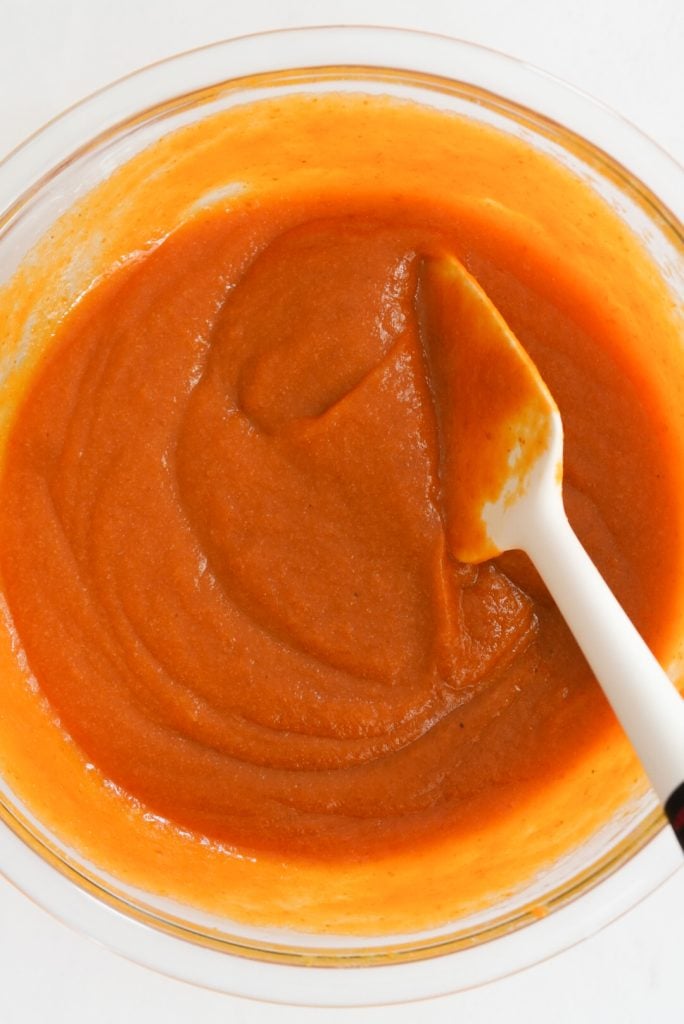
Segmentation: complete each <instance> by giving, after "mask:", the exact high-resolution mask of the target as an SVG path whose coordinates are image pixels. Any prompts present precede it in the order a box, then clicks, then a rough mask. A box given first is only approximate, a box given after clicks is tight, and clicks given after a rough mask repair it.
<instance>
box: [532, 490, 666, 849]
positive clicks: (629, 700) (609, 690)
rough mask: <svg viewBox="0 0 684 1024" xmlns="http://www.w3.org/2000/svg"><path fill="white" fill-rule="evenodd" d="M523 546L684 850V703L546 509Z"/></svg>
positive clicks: (553, 509)
mask: <svg viewBox="0 0 684 1024" xmlns="http://www.w3.org/2000/svg"><path fill="white" fill-rule="evenodd" d="M523 532H524V536H523V537H521V538H520V540H521V542H522V543H521V546H522V547H523V548H524V549H525V550H526V551H527V553H528V554H529V556H530V558H531V559H532V561H533V562H534V564H535V565H536V567H537V569H538V571H539V573H540V575H541V576H542V579H543V580H544V582H545V583H546V585H547V587H548V589H549V591H550V592H551V595H552V596H553V598H554V600H555V602H556V604H557V605H558V608H559V610H560V612H561V614H562V615H563V617H564V619H565V621H566V622H567V624H568V626H569V627H570V629H571V630H572V632H573V634H574V636H575V639H576V640H577V643H578V644H579V646H580V647H581V649H582V651H583V653H584V655H585V657H586V659H587V661H588V662H589V665H590V666H591V668H592V670H593V672H594V675H595V676H596V678H597V679H598V681H599V683H600V684H601V686H602V688H603V691H604V693H605V694H606V697H607V698H608V700H609V701H610V704H611V706H612V708H613V710H614V712H615V714H616V715H617V717H618V719H619V721H620V723H621V725H622V727H623V728H624V730H625V732H626V733H627V736H628V737H629V739H630V740H631V742H632V745H633V746H634V749H635V750H636V752H637V754H638V755H639V758H640V760H641V762H642V764H643V766H644V768H645V770H646V773H647V775H648V776H649V778H650V780H651V783H652V784H653V787H654V789H655V791H656V793H657V794H658V796H659V797H660V799H661V801H662V803H663V805H664V807H665V811H666V813H667V816H668V818H669V820H670V823H671V825H672V827H673V829H674V831H675V834H676V835H677V839H678V840H679V842H680V844H681V845H682V848H683V849H684V700H683V699H682V697H681V696H680V694H679V692H678V691H677V689H676V687H675V686H674V684H673V683H672V682H671V680H670V678H669V677H668V676H667V674H666V673H665V671H664V670H663V669H662V668H661V666H660V665H659V664H658V662H657V660H656V659H655V657H654V656H653V654H652V653H651V651H650V650H649V648H648V647H647V645H646V643H645V642H644V640H643V639H642V638H641V636H640V635H639V633H638V632H637V630H636V629H635V627H634V626H633V625H632V622H631V621H630V619H629V618H628V616H627V614H626V613H625V611H624V610H623V608H622V607H621V605H620V604H619V603H618V601H617V600H616V598H615V597H614V595H613V593H612V591H611V590H610V589H609V587H608V585H607V584H606V582H605V580H604V579H603V577H602V576H601V574H600V573H599V571H598V569H597V568H596V566H595V565H594V563H593V562H592V561H591V559H590V558H589V556H588V554H587V553H586V551H585V550H584V548H583V547H582V545H581V544H580V542H579V540H578V539H577V537H576V535H575V533H574V532H573V530H572V527H571V526H570V524H569V522H568V520H567V517H566V515H565V512H564V510H563V506H562V501H561V499H560V496H559V497H558V501H557V503H556V501H555V500H553V499H552V500H550V501H549V502H548V503H542V502H540V503H539V505H538V506H537V508H536V509H535V515H534V522H532V521H529V522H528V523H527V525H526V527H525V528H524V530H523Z"/></svg>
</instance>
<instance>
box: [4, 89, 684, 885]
mask: <svg viewBox="0 0 684 1024" xmlns="http://www.w3.org/2000/svg"><path fill="white" fill-rule="evenodd" d="M291 102H292V104H294V105H296V104H300V105H301V103H302V100H301V99H297V100H294V99H293V100H292V101H291ZM329 102H333V103H334V100H329ZM345 103H347V104H349V100H346V101H345ZM292 113H293V114H295V115H296V113H297V112H296V111H294V110H293V111H292ZM304 113H305V114H306V113H307V112H306V109H304ZM300 114H301V110H300ZM348 114H349V110H348V109H347V110H346V115H347V116H348ZM356 114H357V116H360V112H359V111H358V110H357V111H356ZM381 115H382V112H381ZM307 116H311V111H309V112H308V114H307ZM393 116H396V117H397V119H398V120H397V124H399V126H400V127H401V123H402V122H403V130H404V131H407V130H414V131H418V130H420V125H421V117H422V116H423V115H422V114H421V113H420V110H419V109H418V108H416V109H415V110H414V111H413V112H411V108H410V107H408V106H407V107H405V108H403V109H399V112H398V114H393V113H392V108H391V107H390V108H389V110H388V111H385V117H386V119H388V123H389V121H391V119H392V117H393ZM480 131H481V134H480V135H479V136H478V135H477V132H475V135H474V137H473V140H471V141H470V145H471V146H472V145H475V147H476V148H477V146H479V147H480V148H481V150H482V152H483V153H484V154H485V156H486V154H487V147H490V149H491V150H492V152H493V151H494V150H495V149H496V140H495V139H494V140H493V139H492V135H493V134H494V133H489V132H488V131H485V130H483V129H482V130H480ZM491 173H494V176H495V178H496V172H492V171H491V168H490V174H491ZM504 173H505V170H504V168H503V167H502V168H501V169H500V172H499V174H500V176H503V175H504ZM391 185H392V182H391V180H390V181H389V183H388V185H387V187H386V188H385V189H384V190H382V191H379V190H378V187H377V186H376V185H373V186H372V187H371V186H368V187H364V185H363V183H362V182H360V181H359V182H357V185H356V188H355V189H353V190H351V191H350V190H349V189H347V188H345V189H342V190H340V189H339V188H337V187H335V186H334V185H331V183H330V182H329V181H327V180H326V179H325V178H321V179H320V180H318V182H317V183H316V182H313V183H311V184H310V185H309V187H308V188H307V189H298V190H293V191H292V192H288V190H287V189H284V190H282V192H278V191H274V192H272V193H270V194H269V195H267V196H263V197H261V199H260V201H259V202H258V203H249V202H243V203H240V202H239V201H236V203H235V205H234V208H232V209H230V210H226V209H225V208H220V207H219V208H217V207H215V206H214V207H211V208H209V209H206V210H200V211H199V212H198V213H196V214H195V215H194V216H192V217H190V218H188V219H187V221H186V223H184V224H183V225H182V226H180V227H179V228H177V229H175V230H174V231H172V232H171V233H170V235H169V236H168V237H167V238H166V239H165V240H164V241H162V242H161V243H159V244H157V245H155V246H153V247H151V248H149V249H147V250H146V251H144V252H143V253H140V254H138V255H136V256H135V257H132V258H131V259H129V260H128V261H126V262H125V263H124V265H123V266H122V267H120V268H119V269H117V270H116V271H114V272H112V273H110V274H108V275H105V276H104V277H103V279H102V280H101V281H100V282H99V283H97V284H96V286H95V287H93V288H92V289H91V290H90V291H89V292H88V294H86V295H85V296H84V297H83V298H82V300H81V301H80V302H79V303H77V305H76V306H75V307H74V308H73V309H72V310H71V311H70V312H69V313H68V315H67V316H66V317H65V319H64V320H63V322H62V323H61V325H60V326H59V328H58V330H57V333H56V335H55V338H54V342H53V343H52V344H51V345H50V347H49V350H48V352H47V354H46V356H45V357H44V358H43V360H42V362H41V363H40V364H39V366H38V368H37V369H36V372H35V373H34V375H33V377H32V379H31V381H30V384H29V386H27V388H26V393H25V396H24V398H23V400H22V402H21V404H20V407H19V409H18V413H17V415H16V418H15V421H14V423H13V426H12V428H11V432H10V434H9V438H8V441H7V447H6V453H5V461H4V469H3V474H2V480H1V483H0V573H1V575H2V581H3V586H4V591H5V595H6V600H7V603H8V607H9V611H10V614H11V617H12V620H13V623H14V627H15V629H16V633H17V635H18V637H19V639H20V642H21V645H22V647H23V649H24V651H25V654H26V658H27V661H28V665H29V667H30V670H31V673H32V674H33V676H34V677H35V679H36V680H37V684H38V687H39V689H40V693H41V694H42V695H44V696H45V697H46V698H47V701H48V703H49V706H50V708H51V709H52V710H53V712H54V713H56V715H57V716H58V718H59V723H60V727H61V728H62V729H63V730H64V731H65V732H66V733H67V734H68V736H70V737H72V738H73V740H74V741H75V743H76V746H77V748H78V750H79V751H81V752H82V753H83V756H84V757H85V758H86V759H87V761H88V763H89V764H90V765H91V766H94V767H95V769H96V770H97V771H98V772H99V773H101V775H102V777H103V778H105V779H107V780H110V782H111V783H113V784H114V785H115V787H117V791H118V792H120V793H122V794H123V795H124V797H125V796H126V795H128V796H130V797H131V798H134V799H135V800H136V801H138V802H139V804H140V805H141V806H142V807H143V808H145V809H146V810H147V811H148V812H150V813H151V814H152V815H153V816H154V817H155V818H157V819H159V820H165V821H167V822H169V823H170V826H171V827H177V828H179V829H181V830H182V831H184V832H185V833H186V834H188V835H196V836H198V837H202V840H203V842H205V843H206V842H209V843H210V844H213V843H215V844H219V845H221V844H222V848H225V849H230V850H234V851H239V852H241V854H243V855H245V856H247V857H251V858H254V859H255V861H256V862H258V861H259V859H260V858H262V857H265V858H268V857H275V858H277V859H278V860H279V861H280V862H287V861H293V862H297V861H298V860H299V861H301V862H302V863H304V862H309V863H311V864H316V865H318V866H319V869H320V868H321V866H323V867H324V866H325V865H328V866H329V868H330V870H333V869H334V866H335V865H336V864H342V863H344V862H345V861H346V862H357V863H364V862H365V863H372V862H373V861H374V859H375V860H380V859H383V858H385V859H386V858H387V857H388V856H396V857H399V858H401V857H402V856H409V855H411V856H415V855H416V851H420V850H421V849H425V850H427V849H428V848H430V847H434V846H435V844H437V845H439V844H440V843H442V844H444V843H446V844H447V845H448V844H449V843H453V842H458V841H462V840H463V837H466V836H469V835H473V834H475V833H478V832H482V831H483V830H486V828H487V823H488V822H489V821H490V820H492V819H494V818H496V815H497V813H498V809H499V808H500V806H501V804H502V802H503V803H504V804H505V806H507V807H511V806H515V805H516V803H517V804H518V805H523V804H524V802H525V800H526V799H528V798H529V797H530V794H533V793H534V792H535V790H537V789H539V790H541V789H543V788H544V787H545V786H546V785H548V784H549V780H553V779H555V778H557V777H559V776H560V775H562V774H563V773H564V772H565V771H566V770H567V768H568V766H569V765H571V764H572V763H573V762H574V761H575V760H576V759H577V758H578V757H579V756H580V754H581V752H582V751H583V750H585V749H587V748H589V747H590V746H591V744H592V743H595V742H597V740H598V739H600V737H601V736H602V735H607V733H608V731H609V730H610V729H611V728H613V723H612V718H611V716H610V714H609V712H608V710H607V708H606V706H605V704H604V701H603V698H602V697H601V695H600V694H599V692H598V689H597V687H596V685H595V683H594V681H593V679H592V678H591V675H590V673H589V671H588V669H587V667H586V665H585V663H584V660H583V658H582V657H581V655H580V653H579V651H578V649H577V648H576V646H575V644H574V641H573V640H572V638H571V637H570V634H569V633H568V631H567V629H566V627H565V625H564V623H563V622H562V620H561V618H560V615H559V613H558V612H557V610H556V609H555V607H554V606H553V604H552V603H551V601H550V599H549V598H548V596H547V594H546V592H545V590H544V588H543V586H542V585H541V583H540V581H539V580H538V578H537V577H536V574H535V573H534V571H533V570H532V568H531V566H530V564H529V563H528V562H527V560H526V559H525V558H524V557H523V556H522V555H520V554H518V553H509V554H507V555H505V556H502V557H500V558H498V559H495V560H493V561H491V562H487V563H485V564H483V565H480V566H477V567H476V566H471V565H467V564H463V563H461V562H459V561H457V560H456V558H455V557H454V555H453V552H452V551H451V550H450V548H449V543H448V537H449V533H450V529H451V527H452V526H453V524H450V522H449V515H450V514H451V512H450V509H451V506H450V505H449V506H448V505H447V503H446V502H445V492H446V488H447V485H448V487H449V488H452V489H453V488H457V487H458V481H454V480H451V479H450V480H448V481H446V480H445V479H444V473H445V467H446V466H447V465H448V464H450V462H449V460H448V459H447V458H446V455H445V450H444V434H443V430H442V420H443V416H444V413H445V409H444V408H443V403H444V400H445V399H444V396H445V395H448V396H449V401H454V402H457V401H459V390H458V388H459V383H458V380H453V379H450V380H444V379H442V378H440V376H439V374H440V372H443V368H444V367H448V366H449V365H450V360H449V359H448V358H445V354H447V355H448V352H449V350H450V349H452V347H453V346H458V345H459V343H460V342H459V324H458V323H454V324H453V325H446V326H445V325H444V324H442V329H441V330H440V332H437V333H435V331H434V330H432V331H431V330H429V329H428V328H427V327H426V323H427V322H429V318H427V319H426V317H425V315H424V313H425V311H424V310H422V311H421V308H420V303H421V301H425V300H424V299H423V300H421V298H420V296H421V290H420V278H421V267H422V266H423V260H424V259H425V257H426V256H431V255H440V254H443V253H446V252H454V253H456V254H457V255H458V256H459V257H460V258H461V259H463V261H464V262H465V263H466V265H467V266H468V268H469V269H470V271H471V272H472V273H473V274H474V275H475V276H476V277H477V279H478V280H479V281H480V283H481V284H482V285H483V287H484V288H485V289H486V290H487V292H488V294H489V295H490V297H491V298H492V300H493V301H494V302H495V304H496V305H497V307H498V308H499V310H500V311H501V313H502V314H503V316H504V317H505V319H506V320H507V321H508V323H509V324H510V325H511V327H512V328H513V329H514V330H515V332H516V333H517V335H518V337H519V338H520V339H521V341H522V342H523V344H524V345H525V346H526V348H527V350H528V352H529V353H530V355H531V356H532V358H533V359H534V360H535V362H536V363H537V365H538V367H539V369H540V371H541V373H542V375H543V377H544V378H545V380H546V382H547V384H548V385H549V387H550V389H551V391H552V393H553V395H554V398H555V399H556V401H557V403H558V405H559V407H560V410H561V414H562V416H563V421H564V424H565V430H566V437H567V442H566V459H565V496H566V503H567V507H568V511H569V514H570V518H571V520H572V522H573V526H574V527H575V529H576V530H577V532H578V534H579V536H580V537H581V538H582V539H583V541H584V542H585V544H586V545H587V547H588V549H589V551H590V552H591V554H592V556H593V557H594V558H595V560H596V561H597V563H598V565H599V567H600V568H601V569H602V571H603V572H604V573H605V575H606V576H607V578H608V580H609V582H610V583H611V585H612V586H613V587H614V589H615V591H616V592H617V594H618V596H619V598H620V599H621V601H622V602H623V603H624V605H625V607H626V608H627V610H628V612H629V613H630V614H631V615H632V616H633V618H634V620H635V622H636V623H637V625H638V626H639V627H640V628H641V630H642V631H643V632H644V634H645V635H646V637H647V639H648V640H649V641H650V642H651V643H652V644H653V645H654V646H655V647H656V649H657V648H658V646H659V645H661V646H664V645H665V643H666V639H667V636H668V630H669V629H670V628H671V609H672V607H673V603H674V589H673V588H674V583H672V582H671V581H669V579H667V578H664V577H663V575H662V574H661V573H659V572H658V563H657V555H656V554H655V553H656V552H660V551H662V550H663V549H667V548H668V547H671V546H672V544H673V537H674V534H675V528H674V525H673V524H674V523H675V521H676V517H677V514H678V507H679V506H678V501H679V499H678V497H677V495H676V487H675V481H674V477H673V472H672V469H671V464H672V451H671V449H670V448H669V447H668V444H667V433H666V425H665V417H664V415H663V414H662V412H660V411H659V407H658V396H657V393H656V390H655V388H654V386H653V385H652V384H650V383H649V381H648V378H647V375H646V374H645V373H641V374H640V372H639V364H638V360H637V358H636V356H635V353H634V352H633V351H631V350H630V349H629V347H628V346H627V345H625V346H624V347H623V348H621V347H620V344H619V341H617V342H616V334H615V330H614V321H613V320H611V319H609V318H606V320H605V321H604V322H603V323H602V320H601V294H600V293H601V289H600V288H596V289H595V294H594V295H591V296H588V297H587V296H585V301H587V302H588V303H589V306H590V307H591V304H592V303H594V304H595V306H594V308H592V315H591V316H590V317H589V320H590V322H591V329H588V328H587V318H586V317H585V322H584V323H582V322H579V319H578V318H576V317H575V316H573V312H572V310H571V309H569V308H568V303H567V302H566V301H565V300H564V296H563V289H564V281H565V278H564V276H563V275H562V274H560V275H559V274H556V272H555V263H554V261H555V260H556V259H557V251H556V250H555V248H553V247H552V248H548V249H546V250H544V248H543V247H541V248H540V249H539V251H538V252H537V253H536V254H535V261H532V260H528V263H527V265H526V266H523V268H522V270H521V269H520V267H519V266H518V265H517V264H516V255H515V245H520V243H521V241H522V239H521V237H518V238H517V241H516V242H515V244H513V245H512V242H511V234H512V232H513V234H514V233H515V225H516V221H515V220H513V221H511V220H510V219H509V220H506V219H505V218H502V224H501V228H502V229H501V231H500V232H497V228H496V223H497V221H496V217H494V218H493V219H491V225H492V227H491V230H488V231H483V226H482V223H478V222H477V221H476V220H473V217H472V216H463V215H462V214H460V213H459V209H458V208H457V207H454V206H453V204H452V203H451V202H450V201H446V200H445V199H440V197H439V195H437V196H427V195H426V196H421V195H419V194H416V195H412V194H411V193H407V192H405V191H404V190H403V189H402V188H401V187H398V188H397V189H396V190H395V191H393V190H392V188H391ZM500 187H501V188H502V190H505V183H504V182H503V178H502V180H501V182H500ZM549 187H551V186H549ZM559 187H560V186H559ZM578 187H579V186H578ZM511 224H512V225H513V227H512V228H511ZM523 227H524V225H523V224H522V223H521V224H520V225H519V228H520V231H521V232H522V231H523ZM545 251H546V256H547V262H546V263H545V261H544V252H545ZM610 273H611V270H610V268H607V270H606V274H607V276H610ZM599 426H600V429H599ZM616 496H619V497H618V498H617V499H616ZM325 870H328V869H325Z"/></svg>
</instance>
